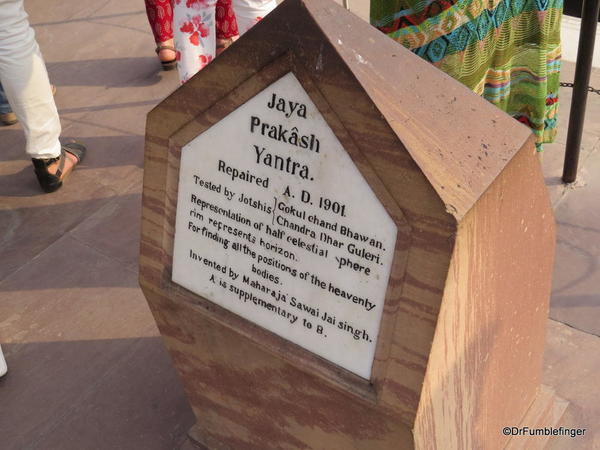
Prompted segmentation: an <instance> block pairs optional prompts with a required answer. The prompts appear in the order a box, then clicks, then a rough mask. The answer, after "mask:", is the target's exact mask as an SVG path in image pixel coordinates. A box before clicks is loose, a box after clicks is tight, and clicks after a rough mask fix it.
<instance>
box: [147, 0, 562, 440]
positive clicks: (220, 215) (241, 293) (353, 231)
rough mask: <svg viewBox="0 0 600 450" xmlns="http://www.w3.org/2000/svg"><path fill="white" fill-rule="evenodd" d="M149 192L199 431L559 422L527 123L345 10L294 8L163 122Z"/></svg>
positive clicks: (194, 83) (280, 432) (155, 268)
mask: <svg viewBox="0 0 600 450" xmlns="http://www.w3.org/2000/svg"><path fill="white" fill-rule="evenodd" d="M143 202H144V203H143V221H142V223H143V225H142V243H141V255H140V283H141V286H142V288H143V290H144V293H145V295H146V297H147V299H148V303H149V305H150V307H151V309H152V311H153V313H154V316H155V318H156V321H157V323H158V326H159V329H160V331H161V333H162V335H163V336H164V338H165V342H166V344H167V347H168V348H169V350H170V352H171V354H172V356H173V361H174V364H175V366H176V367H177V369H178V370H179V372H180V374H181V377H182V380H183V382H184V385H185V388H186V390H187V393H188V395H189V399H190V402H191V405H192V407H193V409H194V412H195V414H196V416H197V418H198V422H197V424H196V426H195V427H194V429H193V430H192V432H191V433H190V435H191V438H192V440H193V441H194V442H195V443H196V444H198V445H200V446H205V447H207V448H232V449H240V448H244V449H246V448H251V449H261V450H262V449H268V448H273V449H280V448H327V449H346V448H363V449H394V450H395V449H401V448H501V447H504V446H506V445H513V444H518V445H523V444H524V443H526V441H524V440H523V439H521V438H519V439H520V440H518V441H517V439H516V438H515V439H513V440H509V437H508V436H505V435H503V433H502V428H503V427H505V426H518V425H519V424H523V425H527V426H530V427H533V426H536V425H543V426H550V425H552V424H553V423H554V422H555V421H556V419H557V418H558V417H560V414H561V413H562V410H563V409H564V403H563V402H558V401H557V400H556V399H555V397H554V395H553V393H552V392H550V391H549V390H548V389H546V388H544V387H542V386H541V385H540V375H541V363H542V354H543V346H544V332H545V323H546V319H547V313H548V298H549V293H550V281H551V280H550V274H551V268H552V262H553V253H554V225H553V218H552V211H551V208H550V204H549V201H548V196H547V194H546V190H545V187H544V183H543V178H542V175H541V171H540V166H539V163H538V160H537V158H536V155H535V148H534V138H533V136H532V135H531V134H530V132H529V130H528V129H527V128H526V127H524V126H523V125H521V124H519V123H518V122H516V121H514V120H513V119H511V118H510V117H508V116H507V115H506V114H504V113H503V112H501V111H500V110H498V109H496V108H495V107H494V106H492V105H490V104H488V103H487V102H485V101H484V100H482V99H481V98H479V97H478V96H476V95H475V94H473V93H472V92H470V91H469V90H468V89H466V88H465V87H463V86H462V85H460V84H459V83H457V82H456V81H454V80H452V79H450V78H449V77H447V76H446V75H444V74H443V73H441V72H440V71H438V70H437V69H436V68H435V67H432V66H430V65H428V64H427V63H425V62H423V61H421V60H420V59H418V58H417V57H416V56H415V55H413V54H411V53H410V52H408V51H406V50H405V49H404V48H402V47H401V46H399V45H398V44H397V43H395V42H393V41H392V40H390V39H388V38H387V37H386V36H384V35H383V34H381V33H379V32H378V31H377V30H375V29H372V28H371V27H370V26H369V25H368V24H366V23H364V22H362V21H361V20H360V19H358V18H356V17H355V16H353V15H352V14H350V13H349V12H347V11H346V10H344V9H343V8H341V7H339V6H337V5H336V4H334V3H333V2H330V1H326V0H304V1H301V0H286V1H285V2H284V3H283V4H282V5H280V6H279V7H278V8H277V9H276V10H275V11H274V12H272V13H271V14H269V16H267V17H266V18H265V19H264V20H263V21H261V23H259V24H258V25H257V26H255V27H254V28H253V29H252V30H251V31H249V32H248V33H247V34H246V35H244V36H243V38H242V39H240V40H239V41H238V42H236V43H235V44H234V45H233V46H231V47H230V48H229V49H228V50H227V51H226V52H225V53H223V54H222V55H221V56H219V57H218V58H217V59H216V60H215V61H214V62H213V63H211V64H210V65H209V66H207V67H206V68H205V69H204V70H202V71H201V72H200V73H199V74H198V75H196V76H195V77H194V78H192V79H191V80H190V81H189V82H187V83H186V84H185V85H183V86H182V87H181V88H179V89H178V90H177V91H176V92H174V93H173V94H172V95H171V96H170V97H169V98H167V99H166V100H165V101H164V102H162V103H161V104H160V105H159V106H158V107H156V108H155V109H154V110H153V111H152V112H151V113H150V114H149V116H148V125H147V136H146V153H145V176H144V195H143ZM541 442H542V441H541V440H540V439H539V438H536V439H535V440H534V441H533V443H532V444H531V445H541V444H540V443H541ZM527 445H529V443H528V442H527Z"/></svg>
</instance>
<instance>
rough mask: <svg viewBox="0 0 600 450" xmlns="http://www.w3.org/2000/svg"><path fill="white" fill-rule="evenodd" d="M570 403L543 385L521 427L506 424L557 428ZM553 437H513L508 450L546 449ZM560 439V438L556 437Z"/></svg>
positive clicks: (507, 446)
mask: <svg viewBox="0 0 600 450" xmlns="http://www.w3.org/2000/svg"><path fill="white" fill-rule="evenodd" d="M568 406H569V402H567V401H566V400H563V399H562V398H560V397H558V396H557V395H556V393H555V392H554V389H553V388H551V387H550V386H546V385H545V384H542V385H541V386H540V390H539V392H538V394H537V396H536V398H535V400H534V402H533V404H532V405H531V407H530V408H529V409H528V410H527V413H526V414H525V417H523V420H522V421H521V423H520V424H519V425H511V424H506V426H510V427H512V426H517V427H519V428H521V427H529V428H530V429H533V428H544V427H546V428H549V427H553V428H557V427H558V426H559V423H560V420H561V419H562V416H563V414H564V413H565V411H566V409H567V407H568ZM551 437H552V436H529V435H525V436H512V437H511V439H510V440H509V441H508V444H507V445H506V447H505V449H506V450H521V449H527V450H537V449H540V450H541V449H544V448H545V447H546V445H547V444H548V440H549V439H550V438H551ZM556 437H559V436H556Z"/></svg>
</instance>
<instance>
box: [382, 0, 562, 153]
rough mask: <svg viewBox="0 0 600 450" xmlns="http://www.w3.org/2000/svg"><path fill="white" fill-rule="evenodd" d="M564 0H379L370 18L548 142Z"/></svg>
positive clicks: (555, 95)
mask: <svg viewBox="0 0 600 450" xmlns="http://www.w3.org/2000/svg"><path fill="white" fill-rule="evenodd" d="M562 1H563V0H510V1H509V0H488V1H483V0H458V1H456V2H455V3H452V2H451V1H450V0H433V1H429V0H427V1H420V2H419V1H417V2H415V0H373V1H372V2H371V21H372V23H375V24H377V28H378V29H380V30H381V31H383V32H385V33H386V34H388V36H390V37H391V38H392V39H395V40H396V41H398V42H399V43H401V44H402V45H404V46H405V47H407V48H408V49H410V50H411V51H413V52H414V53H415V54H417V55H418V56H420V57H421V58H423V59H425V60H427V61H429V62H431V63H432V64H434V65H435V66H436V67H438V68H440V69H441V70H443V71H444V72H446V73H447V74H449V75H450V76H452V77H453V78H455V79H457V80H458V81H460V82H461V83H463V84H465V85H466V86H467V87H469V88H470V89H471V90H473V91H474V92H476V93H477V94H479V95H481V96H483V97H484V98H486V99H487V100H488V101H490V102H491V103H493V104H495V105H496V106H498V107H499V108H501V109H502V110H504V111H505V112H507V113H508V114H510V115H511V116H513V117H514V118H515V119H517V120H519V121H520V122H522V123H524V124H525V125H527V126H529V127H530V128H531V129H532V131H533V132H534V133H535V134H536V136H537V143H538V146H540V147H541V144H542V143H545V142H552V141H553V140H554V138H555V136H556V125H557V112H558V89H559V84H560V80H559V75H560V20H561V16H562V6H563V3H562ZM411 3H412V4H411ZM411 12H412V14H411Z"/></svg>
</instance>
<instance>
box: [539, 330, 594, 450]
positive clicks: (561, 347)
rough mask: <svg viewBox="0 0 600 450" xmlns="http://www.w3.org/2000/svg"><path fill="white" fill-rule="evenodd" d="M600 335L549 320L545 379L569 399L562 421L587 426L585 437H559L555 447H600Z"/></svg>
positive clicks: (573, 449)
mask: <svg viewBox="0 0 600 450" xmlns="http://www.w3.org/2000/svg"><path fill="white" fill-rule="evenodd" d="M599 349H600V338H598V337H597V336H593V335H590V334H587V333H585V332H582V331H578V330H575V329H573V328H571V327H569V326H567V325H564V324H562V323H559V322H555V321H553V320H549V321H548V330H547V337H546V352H545V354H544V375H543V379H542V382H543V383H545V384H547V385H549V386H552V387H553V388H554V389H555V390H556V393H557V394H558V396H559V397H561V398H563V399H565V400H567V401H568V402H569V407H568V408H567V411H566V413H565V415H564V416H563V420H562V422H561V425H562V426H564V427H570V428H586V433H585V435H584V436H582V437H577V438H570V437H557V438H554V439H552V440H551V441H550V444H549V446H548V448H549V449H552V450H580V449H581V450H583V449H586V450H590V449H598V448H600V427H599V424H600V391H599V390H598V373H600V352H599V351H598V350H599Z"/></svg>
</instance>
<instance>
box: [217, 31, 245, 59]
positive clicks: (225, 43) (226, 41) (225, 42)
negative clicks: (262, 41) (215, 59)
mask: <svg viewBox="0 0 600 450" xmlns="http://www.w3.org/2000/svg"><path fill="white" fill-rule="evenodd" d="M239 38H240V36H239V35H235V36H232V37H230V38H219V39H217V51H216V53H217V55H220V54H221V53H223V52H224V51H225V50H226V49H227V47H229V46H230V45H231V44H233V43H234V42H235V41H237V40H238V39H239Z"/></svg>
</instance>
